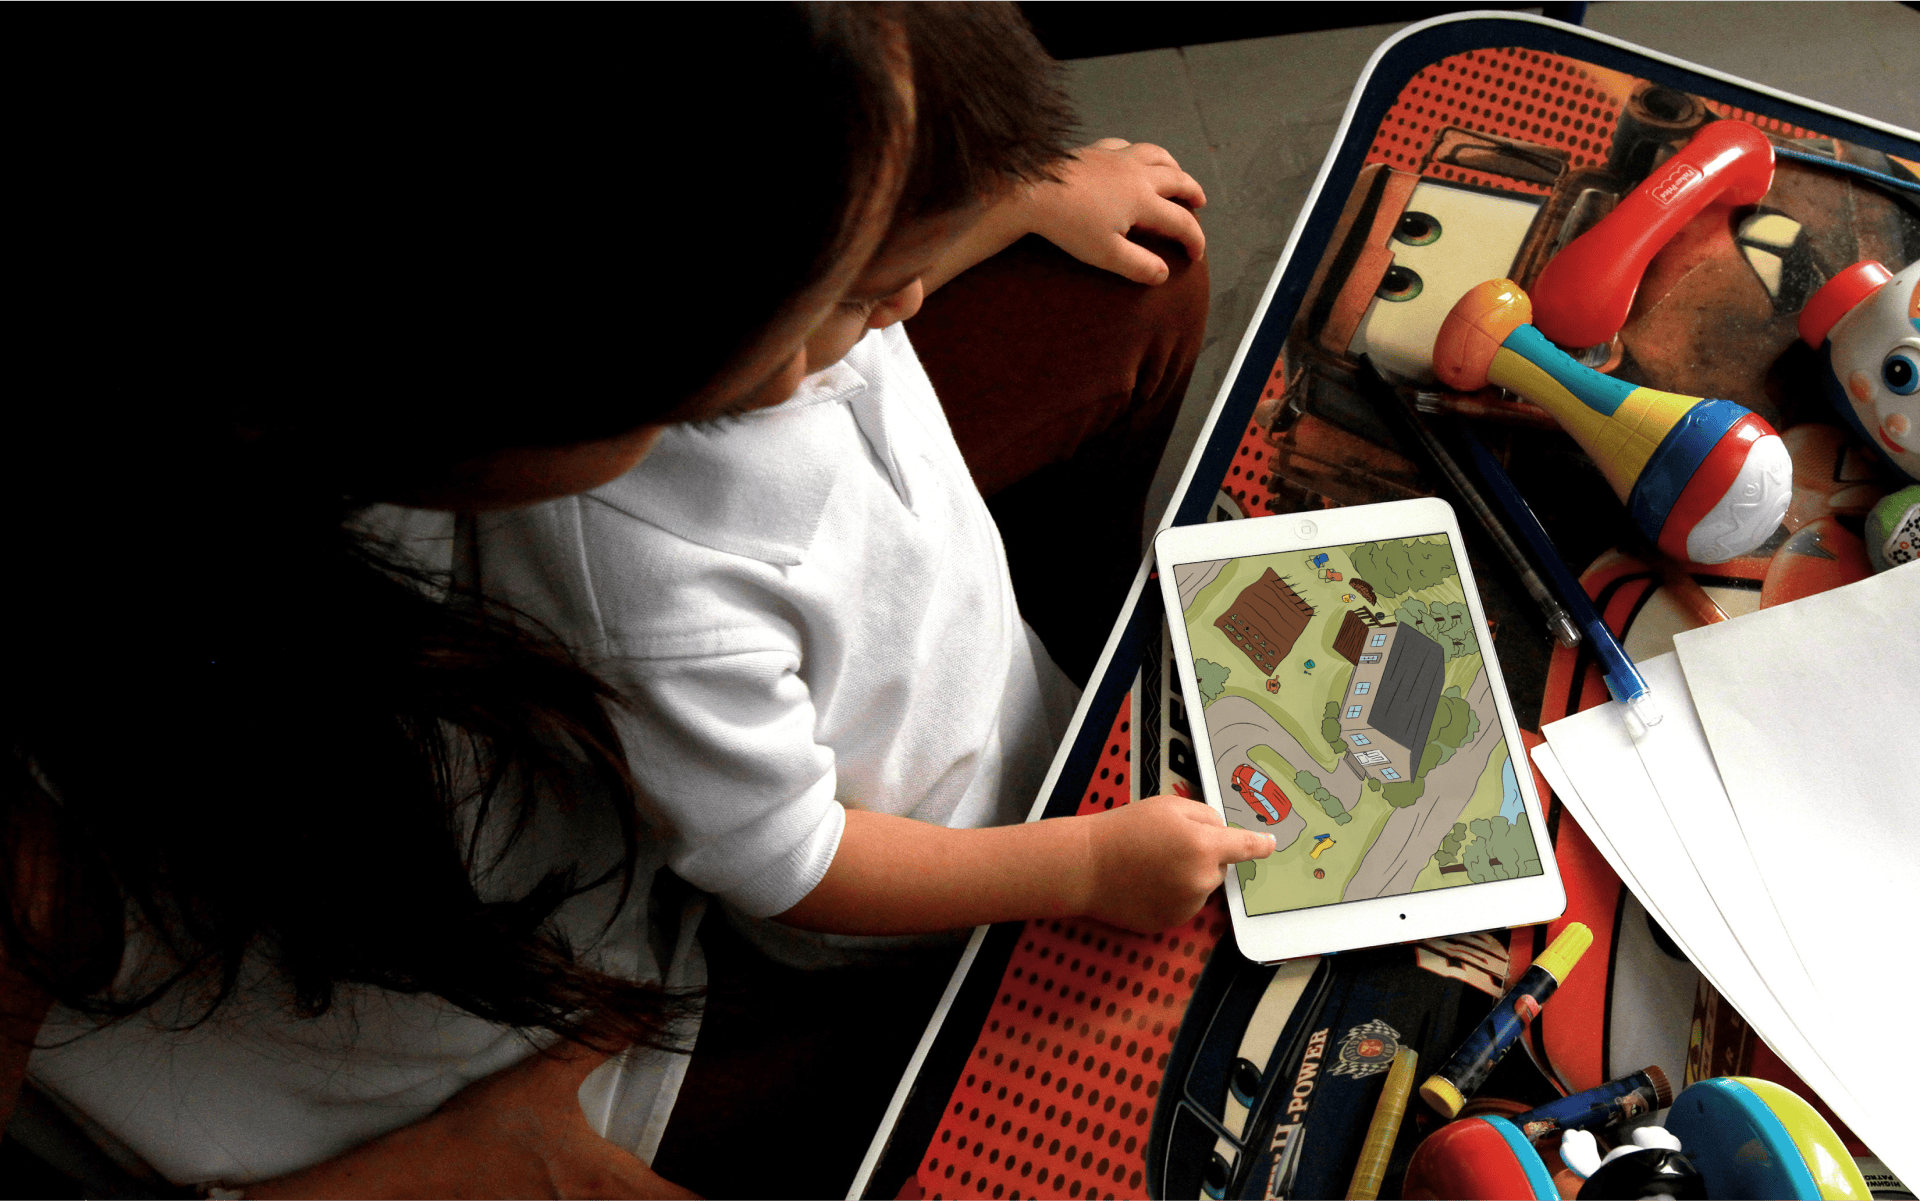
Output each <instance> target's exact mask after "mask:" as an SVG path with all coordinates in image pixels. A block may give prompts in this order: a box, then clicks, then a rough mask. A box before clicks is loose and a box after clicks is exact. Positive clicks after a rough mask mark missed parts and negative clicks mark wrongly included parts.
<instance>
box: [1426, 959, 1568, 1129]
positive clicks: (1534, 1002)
mask: <svg viewBox="0 0 1920 1201" xmlns="http://www.w3.org/2000/svg"><path fill="white" fill-rule="evenodd" d="M1592 945H1593V931H1591V930H1589V929H1587V927H1586V926H1585V925H1584V924H1582V923H1580V922H1569V923H1568V924H1567V928H1566V929H1564V930H1562V931H1560V937H1558V938H1556V939H1554V940H1553V943H1552V945H1551V946H1549V947H1548V948H1547V949H1546V950H1545V951H1544V952H1542V953H1541V955H1540V958H1538V959H1536V960H1534V961H1533V965H1532V966H1531V967H1529V968H1527V970H1526V971H1525V972H1523V973H1521V976H1520V979H1519V981H1518V982H1517V983H1515V984H1514V986H1513V987H1512V988H1510V989H1508V990H1507V995H1506V996H1504V997H1501V998H1500V999H1499V1000H1498V1001H1497V1002H1495V1003H1494V1006H1493V1012H1492V1013H1490V1014H1488V1015H1487V1017H1486V1020H1485V1021H1483V1022H1481V1023H1480V1024H1479V1025H1478V1026H1476V1027H1474V1031H1473V1033H1472V1034H1469V1035H1468V1036H1467V1041H1466V1043H1465V1044H1463V1045H1462V1046H1461V1048H1460V1050H1458V1051H1457V1052H1455V1053H1454V1056H1453V1058H1452V1059H1449V1060H1447V1063H1446V1066H1445V1067H1443V1068H1441V1069H1440V1070H1439V1071H1437V1072H1435V1073H1434V1074H1433V1075H1431V1076H1429V1077H1427V1081H1426V1083H1425V1084H1422V1085H1421V1086H1420V1096H1421V1097H1422V1098H1423V1099H1424V1100H1425V1101H1426V1103H1427V1104H1428V1105H1430V1106H1432V1107H1433V1109H1434V1111H1435V1112H1436V1113H1438V1114H1439V1115H1440V1116H1441V1117H1444V1118H1456V1117H1459V1116H1460V1108H1461V1106H1463V1105H1465V1104H1466V1103H1467V1098H1468V1097H1471V1096H1472V1095H1473V1092H1474V1090H1475V1089H1477V1088H1479V1087H1480V1085H1481V1084H1483V1083H1484V1082H1485V1081H1486V1079H1487V1073H1489V1072H1491V1071H1493V1066H1494V1065H1495V1064H1497V1063H1499V1062H1500V1060H1501V1057H1502V1056H1504V1055H1506V1053H1507V1052H1508V1051H1511V1050H1512V1049H1513V1044H1515V1043H1517V1042H1519V1041H1520V1036H1521V1035H1522V1034H1523V1033H1525V1032H1526V1029H1527V1023H1528V1022H1531V1021H1532V1020H1533V1019H1534V1017H1535V1015H1537V1014H1538V1013H1539V1012H1540V1007H1541V1006H1542V1005H1544V1004H1546V1003H1547V998H1548V997H1551V996H1552V995H1553V993H1554V990H1555V989H1557V988H1559V987H1560V982H1561V981H1562V980H1565V979H1566V978H1567V973H1568V972H1570V971H1572V970H1573V965H1574V964H1576V963H1579V962H1580V957H1581V956H1582V955H1585V954H1586V953H1587V948H1588V947H1590V946H1592Z"/></svg>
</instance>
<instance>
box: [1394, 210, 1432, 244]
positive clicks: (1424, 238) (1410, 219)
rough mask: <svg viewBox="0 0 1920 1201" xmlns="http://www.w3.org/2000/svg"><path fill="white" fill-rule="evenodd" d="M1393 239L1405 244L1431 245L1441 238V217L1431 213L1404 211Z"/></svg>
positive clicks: (1395, 227)
mask: <svg viewBox="0 0 1920 1201" xmlns="http://www.w3.org/2000/svg"><path fill="white" fill-rule="evenodd" d="M1393 240H1394V241H1396V242H1399V243H1401V244H1402V245H1404V246H1431V245H1433V244H1434V243H1435V242H1438V241H1439V240H1440V219H1439V218H1438V217H1435V216H1434V215H1432V214H1431V213H1412V212H1409V213H1403V214H1401V216H1400V223H1399V224H1398V225H1395V226H1394V227H1393Z"/></svg>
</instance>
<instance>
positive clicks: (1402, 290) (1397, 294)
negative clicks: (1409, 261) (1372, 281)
mask: <svg viewBox="0 0 1920 1201" xmlns="http://www.w3.org/2000/svg"><path fill="white" fill-rule="evenodd" d="M1425 287H1426V285H1425V284H1424V283H1423V282H1422V281H1421V279H1420V273H1419V272H1418V271H1415V270H1413V269H1412V268H1411V267H1402V266H1400V265H1399V264H1398V263H1396V264H1394V265H1393V266H1391V267H1389V268H1387V274H1386V276H1385V277H1384V278H1383V279H1381V281H1380V289H1379V291H1377V292H1375V293H1374V295H1375V296H1378V297H1379V298H1380V299H1382V300H1390V301H1393V302H1394V303H1395V304H1405V303H1406V302H1407V301H1409V300H1412V299H1413V298H1414V297H1416V296H1418V295H1420V293H1421V291H1422V289H1424V288H1425Z"/></svg>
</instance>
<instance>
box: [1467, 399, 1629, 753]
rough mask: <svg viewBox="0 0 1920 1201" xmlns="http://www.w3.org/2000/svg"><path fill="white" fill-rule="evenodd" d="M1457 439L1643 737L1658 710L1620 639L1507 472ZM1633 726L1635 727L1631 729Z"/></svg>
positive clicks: (1471, 441) (1475, 442) (1472, 442)
mask: <svg viewBox="0 0 1920 1201" xmlns="http://www.w3.org/2000/svg"><path fill="white" fill-rule="evenodd" d="M1460 435H1461V437H1462V438H1464V439H1465V440H1466V443H1467V449H1468V450H1470V451H1472V452H1473V461H1474V465H1475V466H1477V467H1478V468H1479V469H1480V477H1481V479H1483V480H1485V481H1486V484H1487V487H1488V488H1489V489H1490V490H1491V491H1492V492H1493V495H1494V498H1495V499H1496V500H1498V501H1499V502H1500V505H1501V507H1502V508H1504V509H1506V511H1507V516H1508V517H1510V518H1512V519H1513V523H1514V524H1515V525H1516V526H1518V527H1519V528H1520V533H1521V535H1522V536H1524V537H1525V538H1526V540H1527V544H1528V545H1529V546H1531V547H1533V553H1534V554H1536V555H1538V556H1539V557H1540V563H1541V566H1543V567H1545V568H1546V571H1547V577H1548V578H1549V579H1551V580H1552V581H1553V584H1554V587H1555V588H1557V589H1559V591H1560V600H1561V603H1563V604H1565V605H1566V607H1567V611H1568V612H1570V613H1571V614H1573V619H1574V620H1575V621H1577V622H1579V623H1580V628H1581V629H1582V630H1584V631H1586V635H1587V642H1588V645H1590V646H1592V647H1593V651H1594V654H1596V655H1598V656H1599V658H1600V666H1601V670H1603V671H1604V672H1605V673H1606V678H1607V691H1608V692H1611V693H1612V694H1613V699H1614V700H1616V701H1619V702H1620V703H1621V704H1622V705H1624V706H1625V707H1626V710H1627V716H1628V720H1627V732H1628V733H1630V734H1632V735H1633V736H1634V737H1635V738H1638V737H1640V736H1641V735H1642V734H1644V733H1646V731H1647V729H1648V728H1650V727H1652V726H1657V725H1659V724H1660V718H1661V716H1662V714H1661V712H1660V706H1659V704H1658V703H1657V702H1655V700H1654V698H1653V691H1652V689H1650V688H1648V687H1647V681H1646V679H1645V677H1643V676H1642V675H1641V674H1640V669H1639V668H1637V667H1635V666H1634V665H1633V660H1631V659H1629V658H1627V652H1626V651H1624V650H1622V649H1621V647H1620V641H1619V639H1617V638H1615V637H1614V636H1613V631H1612V630H1609V629H1608V628H1607V623H1606V622H1604V621H1602V620H1601V619H1600V614H1599V612H1598V611H1597V610H1596V609H1594V607H1593V602H1592V601H1590V600H1588V599H1587V590H1586V589H1585V588H1582V587H1581V586H1580V581H1579V580H1576V579H1574V578H1573V573H1572V572H1571V571H1568V570H1567V565H1566V562H1565V561H1564V560H1562V559H1561V558H1560V552H1559V551H1557V550H1555V549H1554V548H1553V540H1552V539H1550V538H1548V537H1547V531H1546V527H1544V526H1542V525H1541V524H1540V519H1539V518H1538V517H1535V516H1534V515H1533V509H1532V507H1531V506H1529V505H1528V504H1527V500H1526V498H1525V497H1523V496H1521V495H1520V490H1519V489H1518V488H1515V487H1514V486H1513V481H1512V480H1510V479H1508V478H1507V473H1506V472H1505V471H1504V470H1503V469H1502V468H1501V466H1500V462H1499V460H1497V459H1495V458H1494V457H1493V455H1492V454H1491V453H1489V452H1488V450H1487V448H1486V447H1485V446H1482V445H1481V444H1480V439H1478V438H1476V437H1474V436H1473V431H1471V430H1469V429H1466V428H1465V427H1464V426H1463V427H1461V430H1460ZM1636 724H1637V725H1638V727H1639V728H1637V729H1636V728H1635V727H1636Z"/></svg>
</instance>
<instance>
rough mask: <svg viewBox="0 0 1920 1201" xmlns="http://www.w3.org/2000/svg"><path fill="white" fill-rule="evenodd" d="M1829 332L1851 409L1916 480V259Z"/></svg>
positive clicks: (1919, 406)
mask: <svg viewBox="0 0 1920 1201" xmlns="http://www.w3.org/2000/svg"><path fill="white" fill-rule="evenodd" d="M1829 337H1830V340H1831V352H1832V356H1833V357H1832V363H1833V375H1834V379H1835V381H1836V382H1837V383H1838V384H1839V385H1840V391H1841V393H1842V394H1843V396H1844V397H1845V400H1846V403H1847V406H1848V410H1849V413H1850V415H1851V416H1852V417H1853V418H1854V419H1855V420H1856V421H1858V422H1859V424H1860V426H1861V428H1862V429H1863V430H1864V431H1865V432H1866V434H1867V436H1868V437H1869V438H1870V439H1871V440H1872V442H1873V444H1874V446H1876V447H1877V448H1878V449H1879V450H1880V452H1881V453H1882V454H1884V455H1886V456H1887V457H1888V458H1890V459H1892V460H1893V463H1894V465H1895V466H1896V467H1898V468H1899V469H1900V470H1901V471H1904V472H1905V473H1906V474H1907V475H1908V476H1909V477H1911V478H1913V479H1916V480H1920V263H1913V264H1910V265H1908V266H1907V267H1906V268H1905V269H1904V270H1902V271H1901V272H1900V273H1899V274H1897V275H1895V276H1894V277H1893V278H1892V279H1891V280H1889V281H1888V282H1887V283H1886V284H1885V285H1884V286H1882V287H1881V289H1880V290H1879V291H1878V292H1876V293H1874V294H1873V295H1872V296H1870V297H1868V298H1867V300H1865V301H1864V302H1862V303H1861V305H1860V306H1859V307H1858V308H1856V309H1854V310H1853V311H1852V312H1850V313H1848V314H1847V315H1846V316H1844V317H1842V318H1840V320H1839V321H1838V322H1836V323H1835V325H1834V327H1833V332H1832V334H1831V335H1829Z"/></svg>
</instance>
